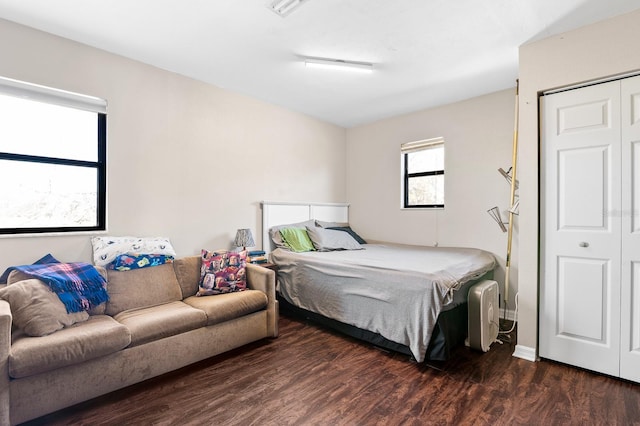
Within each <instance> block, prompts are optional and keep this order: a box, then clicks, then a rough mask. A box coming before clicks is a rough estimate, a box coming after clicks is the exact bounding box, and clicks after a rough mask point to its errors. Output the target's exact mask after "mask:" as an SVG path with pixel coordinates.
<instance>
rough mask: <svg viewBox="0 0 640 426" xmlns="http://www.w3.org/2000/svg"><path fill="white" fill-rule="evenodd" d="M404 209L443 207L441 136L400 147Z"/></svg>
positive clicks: (442, 144)
mask: <svg viewBox="0 0 640 426" xmlns="http://www.w3.org/2000/svg"><path fill="white" fill-rule="evenodd" d="M401 152H402V165H403V170H404V173H403V185H402V187H403V204H402V206H403V207H404V208H429V207H431V208H433V207H444V139H443V138H435V139H428V140H422V141H415V142H407V143H404V144H402V146H401Z"/></svg>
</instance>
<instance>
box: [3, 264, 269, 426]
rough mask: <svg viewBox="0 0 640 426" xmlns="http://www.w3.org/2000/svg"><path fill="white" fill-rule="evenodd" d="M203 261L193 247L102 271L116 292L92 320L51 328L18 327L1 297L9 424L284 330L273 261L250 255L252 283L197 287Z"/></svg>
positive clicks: (249, 280)
mask: <svg viewBox="0 0 640 426" xmlns="http://www.w3.org/2000/svg"><path fill="white" fill-rule="evenodd" d="M200 264H201V262H200V257H199V256H193V257H185V258H181V259H176V261H175V262H174V263H173V264H165V265H161V266H154V267H148V268H143V269H137V270H132V271H127V272H119V271H111V270H110V271H108V272H105V271H102V272H103V273H106V274H107V282H108V284H107V289H108V293H109V297H110V300H109V301H108V302H107V303H106V304H103V305H101V306H100V307H98V308H96V309H94V311H92V312H91V314H92V315H90V316H89V319H88V320H86V321H82V322H78V323H76V324H73V325H71V326H69V327H65V328H63V329H61V330H59V331H56V332H54V333H52V334H49V335H46V336H42V337H30V336H27V335H25V334H24V333H21V332H20V331H19V330H17V329H16V328H15V327H13V328H12V313H11V309H10V304H9V303H8V302H6V301H4V300H0V371H1V372H0V425H7V424H16V423H21V422H24V421H27V420H30V419H34V418H36V417H39V416H42V415H44V414H47V413H51V412H53V411H56V410H59V409H61V408H64V407H68V406H70V405H73V404H76V403H79V402H81V401H85V400H88V399H91V398H94V397H96V396H99V395H102V394H105V393H108V392H111V391H114V390H116V389H120V388H123V387H125V386H129V385H131V384H134V383H137V382H140V381H142V380H146V379H149V378H151V377H154V376H158V375H160V374H163V373H166V372H169V371H171V370H174V369H177V368H180V367H183V366H186V365H189V364H192V363H195V362H198V361H200V360H203V359H206V358H209V357H211V356H214V355H217V354H220V353H222V352H225V351H228V350H230V349H233V348H237V347H239V346H242V345H245V344H247V343H250V342H253V341H256V340H259V339H263V338H266V337H276V336H277V335H278V302H277V300H276V296H275V273H274V271H272V270H269V269H266V268H262V267H259V266H255V265H247V269H246V273H247V286H248V289H247V290H246V291H242V292H237V293H230V294H223V295H217V296H203V297H197V296H195V294H196V292H197V290H198V281H199V277H200ZM14 273H15V271H14ZM14 273H12V274H14ZM19 278H20V277H19ZM15 280H16V278H15V277H13V281H15ZM9 282H10V283H11V282H12V280H11V278H10V280H9ZM10 285H13V284H10Z"/></svg>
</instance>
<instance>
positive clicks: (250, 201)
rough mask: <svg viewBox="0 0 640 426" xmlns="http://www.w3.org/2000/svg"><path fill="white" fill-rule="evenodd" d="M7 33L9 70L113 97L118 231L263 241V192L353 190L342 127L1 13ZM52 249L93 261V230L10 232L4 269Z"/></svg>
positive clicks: (292, 194) (4, 59) (289, 195)
mask: <svg viewBox="0 0 640 426" xmlns="http://www.w3.org/2000/svg"><path fill="white" fill-rule="evenodd" d="M0 40H3V41H5V42H3V43H0V58H1V59H0V75H2V76H5V77H9V78H14V79H18V80H24V81H28V82H32V83H37V84H42V85H47V86H52V87H56V88H59V89H65V90H70V91H74V92H80V93H84V94H88V95H93V96H99V97H102V98H105V99H107V101H108V129H107V131H108V147H107V149H108V153H107V155H108V172H107V173H108V176H107V179H108V183H107V184H108V219H107V220H108V228H109V230H108V234H110V235H139V236H157V235H160V236H167V237H169V238H171V240H172V242H173V244H174V246H175V248H176V250H177V252H178V255H190V254H197V253H199V250H200V249H202V248H208V249H217V248H230V247H231V241H232V239H233V237H234V235H235V230H236V229H237V228H244V227H249V228H252V229H253V231H254V237H255V238H256V242H257V243H258V244H260V235H261V233H260V227H261V221H260V220H261V219H260V217H261V216H260V215H261V210H260V201H261V200H281V201H307V200H314V201H326V202H342V201H346V191H345V168H346V166H345V155H344V154H345V130H344V129H343V128H341V127H337V126H334V125H330V124H327V123H324V122H321V121H318V120H316V119H313V118H310V117H308V116H304V115H301V114H298V113H294V112H291V111H288V110H285V109H283V108H279V107H276V106H273V105H269V104H267V103H264V102H260V101H257V100H255V99H251V98H248V97H245V96H241V95H238V94H235V93H231V92H229V91H226V90H223V89H220V88H217V87H214V86H211V85H207V84H204V83H201V82H198V81H195V80H192V79H189V78H185V77H183V76H180V75H177V74H173V73H170V72H166V71H162V70H160V69H157V68H154V67H151V66H148V65H144V64H142V63H139V62H135V61H132V60H129V59H126V58H123V57H120V56H116V55H113V54H109V53H106V52H104V51H101V50H98V49H94V48H91V47H88V46H85V45H81V44H78V43H74V42H71V41H69V40H65V39H62V38H59V37H55V36H52V35H49V34H45V33H42V32H39V31H35V30H33V29H29V28H27V27H23V26H19V25H16V24H13V23H10V22H7V21H3V20H0ZM8 40H11V42H6V41H8ZM2 184H3V185H6V184H8V183H7V182H2ZM48 252H50V253H52V254H53V255H54V256H56V257H57V258H59V259H60V260H62V261H89V260H90V257H91V256H90V255H91V245H90V238H89V235H79V236H54V237H20V238H16V237H13V238H11V237H10V238H0V270H4V268H5V267H7V266H9V265H14V264H24V263H30V262H32V261H34V260H35V259H37V258H38V257H40V256H42V255H44V254H46V253H48ZM0 272H1V271H0Z"/></svg>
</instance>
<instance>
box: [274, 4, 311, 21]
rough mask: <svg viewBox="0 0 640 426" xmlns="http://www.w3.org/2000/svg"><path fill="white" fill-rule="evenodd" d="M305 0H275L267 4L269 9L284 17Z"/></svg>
mask: <svg viewBox="0 0 640 426" xmlns="http://www.w3.org/2000/svg"><path fill="white" fill-rule="evenodd" d="M307 1H308V0H275V1H274V2H271V3H270V4H269V9H271V10H272V11H274V12H275V13H277V14H278V15H280V16H282V17H283V18H284V17H285V16H287V15H289V14H290V13H291V12H293V11H294V10H296V9H297V8H298V7H300V5H301V4H302V3H306V2H307Z"/></svg>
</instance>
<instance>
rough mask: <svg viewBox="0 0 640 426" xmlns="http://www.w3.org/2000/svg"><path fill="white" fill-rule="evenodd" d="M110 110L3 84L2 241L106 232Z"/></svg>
mask: <svg viewBox="0 0 640 426" xmlns="http://www.w3.org/2000/svg"><path fill="white" fill-rule="evenodd" d="M106 128H107V116H106V102H105V101H104V100H101V99H97V98H93V97H89V96H84V95H79V94H76V93H70V92H65V91H61V90H57V89H52V88H48V87H43V86H38V85H33V84H29V83H24V82H20V81H16V80H11V79H4V78H0V234H25V233H44V232H70V231H95V230H104V229H105V222H106V221H105V217H106V207H105V204H106V133H107V130H106Z"/></svg>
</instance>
